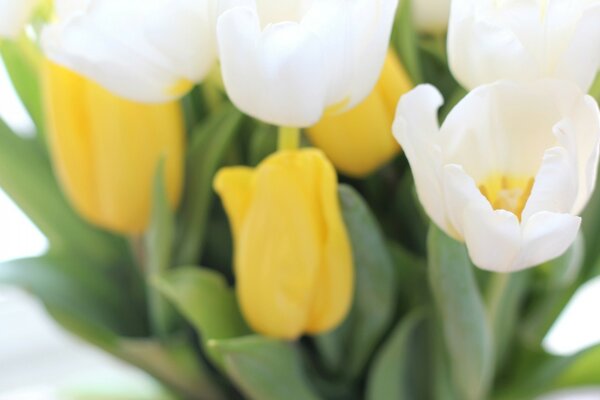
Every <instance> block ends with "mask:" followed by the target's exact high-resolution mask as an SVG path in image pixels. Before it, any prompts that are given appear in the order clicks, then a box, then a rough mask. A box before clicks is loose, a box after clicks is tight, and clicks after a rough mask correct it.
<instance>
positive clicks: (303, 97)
mask: <svg viewBox="0 0 600 400" xmlns="http://www.w3.org/2000/svg"><path fill="white" fill-rule="evenodd" d="M217 32H218V38H219V40H218V41H219V54H220V58H221V67H222V72H223V80H224V82H225V87H226V88H227V92H228V94H229V96H230V98H231V100H232V102H233V103H234V104H236V106H237V107H238V108H240V109H241V110H242V111H244V112H246V113H247V114H250V115H252V116H255V117H257V118H260V119H262V120H263V121H266V122H269V123H272V124H275V125H282V126H295V127H304V126H310V125H313V124H315V123H316V122H317V121H318V120H319V119H320V117H321V114H322V113H323V110H324V109H325V106H326V104H325V97H326V95H325V93H326V90H327V84H326V83H327V77H328V76H329V67H328V65H327V64H326V63H325V58H324V57H325V54H324V53H323V48H322V47H321V45H320V43H319V40H318V38H317V37H316V36H315V35H314V34H313V33H311V32H310V31H308V30H306V29H305V28H303V27H302V26H301V25H299V24H297V23H294V22H285V23H278V24H274V25H270V26H269V27H267V28H266V29H265V30H264V31H263V32H261V30H260V21H259V18H258V15H257V14H256V11H254V10H252V9H250V8H245V7H238V8H233V9H231V10H229V11H226V12H225V13H223V15H221V17H220V18H219V21H218V24H217Z"/></svg>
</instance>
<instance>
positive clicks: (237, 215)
mask: <svg viewBox="0 0 600 400" xmlns="http://www.w3.org/2000/svg"><path fill="white" fill-rule="evenodd" d="M253 179H254V171H253V170H252V168H247V167H233V168H223V169H222V170H220V171H219V172H218V173H217V175H216V176H215V181H214V185H213V186H214V188H215V191H216V192H217V193H218V194H219V196H220V197H221V200H222V202H223V206H224V207H225V211H226V212H227V215H228V217H229V222H230V224H231V231H232V232H233V238H234V241H235V242H236V243H237V241H238V239H239V237H240V232H241V230H242V224H243V222H244V219H245V218H246V214H247V213H248V207H249V206H250V200H251V199H252V194H253V191H254V190H253Z"/></svg>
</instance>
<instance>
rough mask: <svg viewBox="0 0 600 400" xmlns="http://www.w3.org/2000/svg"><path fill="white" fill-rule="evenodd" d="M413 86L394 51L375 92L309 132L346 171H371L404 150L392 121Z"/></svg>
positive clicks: (363, 173)
mask: <svg viewBox="0 0 600 400" xmlns="http://www.w3.org/2000/svg"><path fill="white" fill-rule="evenodd" d="M411 88H412V83H411V82H410V79H409V78H408V75H407V74H406V72H404V70H403V68H402V66H401V64H400V62H399V60H398V58H397V57H396V55H395V54H394V53H393V52H391V51H390V52H389V53H388V56H387V58H386V61H385V64H384V67H383V70H382V74H381V77H380V79H379V82H378V83H377V85H376V87H375V89H374V90H373V92H372V93H371V94H370V95H369V96H368V97H367V98H366V99H365V100H364V101H363V102H362V103H361V104H359V105H358V106H356V107H355V108H353V109H352V110H350V111H348V112H346V113H343V114H338V115H331V114H328V115H326V116H324V117H323V119H322V120H321V121H320V122H319V123H318V124H317V125H315V126H313V127H312V128H309V129H308V131H307V132H308V135H309V137H310V139H311V141H312V142H313V144H314V145H315V146H317V147H318V148H320V149H322V150H323V151H324V152H325V154H327V157H328V158H329V159H330V160H331V161H332V162H333V164H334V165H335V167H336V168H337V169H338V170H339V171H341V172H342V173H344V174H346V175H349V176H353V177H364V176H366V175H369V174H370V173H372V172H373V171H375V170H376V169H377V168H379V167H381V166H382V165H383V164H385V163H386V162H388V161H389V160H390V159H392V158H393V157H394V156H395V155H396V154H398V152H399V151H400V147H399V146H398V144H397V142H396V141H395V140H394V138H393V136H392V123H393V118H394V114H395V107H396V104H397V102H398V99H399V98H400V96H401V95H402V94H404V93H406V92H408V91H409V90H410V89H411Z"/></svg>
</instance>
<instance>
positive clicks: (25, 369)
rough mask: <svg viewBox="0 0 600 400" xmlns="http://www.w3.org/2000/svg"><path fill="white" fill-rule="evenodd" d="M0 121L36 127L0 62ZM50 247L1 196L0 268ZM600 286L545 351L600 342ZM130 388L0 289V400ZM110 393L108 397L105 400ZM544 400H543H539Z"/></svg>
mask: <svg viewBox="0 0 600 400" xmlns="http://www.w3.org/2000/svg"><path fill="white" fill-rule="evenodd" d="M0 117H1V118H2V119H4V120H5V121H6V122H7V123H8V124H9V125H10V126H11V127H13V128H14V129H15V131H18V132H22V133H23V134H24V135H27V133H28V132H31V131H32V129H33V127H32V124H31V121H30V120H29V117H28V116H27V114H26V112H25V111H24V109H23V108H22V107H21V105H20V104H19V102H18V100H17V98H16V95H15V93H14V91H13V88H12V87H11V85H10V83H9V81H8V77H7V76H6V71H5V70H4V66H3V65H2V64H1V62H0ZM46 247H47V242H46V239H45V238H44V236H43V235H42V234H41V233H40V232H39V231H38V230H37V229H36V227H35V226H34V225H33V224H32V223H31V222H30V221H29V220H28V219H27V217H25V215H23V213H21V212H20V211H19V209H18V208H17V207H16V206H15V205H14V203H13V202H12V201H11V200H10V199H9V198H8V197H7V196H6V195H5V194H4V193H3V192H2V191H0V261H6V260H10V259H14V258H22V257H30V256H36V255H40V254H43V253H44V252H45V250H46ZM599 306H600V279H596V280H594V281H591V282H590V283H589V284H587V285H585V286H584V287H582V288H581V290H580V291H579V293H578V294H577V295H576V296H575V297H574V299H573V301H572V302H571V304H570V305H569V306H568V307H567V308H566V310H565V312H564V313H563V315H562V316H561V318H560V319H559V321H558V322H557V324H556V325H555V326H554V328H553V329H552V331H551V332H550V334H549V335H548V337H547V338H546V341H545V347H546V349H547V350H548V351H549V352H551V353H554V354H557V355H570V354H574V353H576V352H577V351H579V350H581V349H584V348H586V347H589V346H590V345H593V344H597V343H600V318H598V307H599ZM106 380H110V382H111V384H112V385H111V387H113V388H114V387H119V385H122V386H127V387H134V388H135V389H136V393H139V397H136V399H151V398H153V397H152V396H153V393H157V392H159V391H160V389H159V388H158V387H157V386H156V384H155V383H154V382H153V381H152V380H151V379H150V378H149V377H147V376H145V375H144V374H142V373H141V372H139V371H136V370H134V369H132V368H131V367H128V366H125V365H123V364H122V363H120V362H118V361H116V360H115V359H113V358H111V357H110V356H107V355H105V354H104V353H101V352H100V351H98V350H96V349H93V348H91V347H89V346H87V345H86V344H84V343H82V342H80V341H78V340H76V339H74V338H73V337H71V336H69V335H68V334H67V333H64V332H63V331H62V330H61V329H60V328H59V327H58V326H56V324H55V323H54V322H53V321H51V319H50V318H49V317H46V316H45V313H44V309H43V306H42V305H41V304H40V303H39V302H38V301H37V300H35V299H34V298H32V297H30V296H29V295H28V294H27V293H25V292H23V291H20V290H17V289H14V288H10V287H3V286H0V400H34V399H35V400H38V399H39V400H42V399H43V400H46V399H48V400H51V399H62V398H64V396H63V394H61V393H64V392H61V390H63V389H64V388H76V387H78V386H79V387H81V386H82V385H84V386H86V387H93V386H100V387H101V385H102V382H106ZM108 397H109V394H108V393H107V398H108ZM547 399H548V400H559V399H560V400H562V399H590V400H592V399H596V400H597V399H600V392H598V391H594V390H593V389H590V390H583V391H580V392H577V393H569V394H565V393H558V394H556V395H555V396H551V397H548V398H547ZM544 400H546V399H544Z"/></svg>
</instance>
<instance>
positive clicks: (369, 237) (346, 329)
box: [315, 185, 398, 377]
mask: <svg viewBox="0 0 600 400" xmlns="http://www.w3.org/2000/svg"><path fill="white" fill-rule="evenodd" d="M339 197H340V202H341V207H342V213H343V217H344V221H345V223H346V227H347V230H348V234H349V236H350V242H351V245H352V253H353V258H354V267H355V274H356V277H355V282H356V289H355V296H354V304H353V306H352V310H351V311H350V314H349V316H348V317H347V318H346V320H345V321H344V323H343V324H342V326H340V327H339V328H338V329H336V330H335V331H333V332H332V333H329V334H326V335H322V336H319V337H316V338H315V341H316V344H317V346H318V347H319V349H320V350H321V352H322V355H323V357H324V358H325V362H326V364H328V368H329V369H332V370H334V371H337V372H342V373H343V374H345V375H347V376H349V377H356V376H358V375H359V374H360V373H361V372H362V370H363V369H364V367H365V365H366V363H367V362H368V361H369V359H370V357H371V355H372V354H373V351H374V350H375V348H376V346H377V345H378V344H379V342H380V341H381V340H382V338H383V335H384V334H385V333H386V332H387V331H388V329H389V328H390V325H391V324H392V320H393V317H394V311H395V310H396V302H397V297H398V293H397V284H396V275H395V267H394V262H393V260H392V257H391V255H390V253H389V251H388V248H387V244H386V242H385V238H384V237H383V234H382V232H381V230H380V228H379V226H378V224H377V222H376V220H375V218H374V216H373V215H372V213H371V211H370V210H369V208H368V206H367V204H366V202H365V201H364V200H363V199H362V198H361V197H360V195H359V194H358V193H357V192H356V191H355V190H354V189H353V188H351V187H350V186H346V185H340V188H339Z"/></svg>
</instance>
